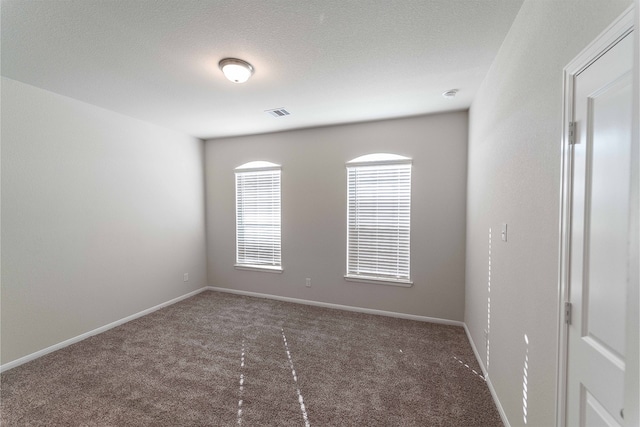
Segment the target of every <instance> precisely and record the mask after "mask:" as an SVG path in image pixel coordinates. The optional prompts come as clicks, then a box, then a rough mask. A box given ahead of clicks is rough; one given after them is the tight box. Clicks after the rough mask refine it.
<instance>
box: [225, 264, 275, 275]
mask: <svg viewBox="0 0 640 427" xmlns="http://www.w3.org/2000/svg"><path fill="white" fill-rule="evenodd" d="M233 268H235V269H236V270H247V271H264V272H266V273H280V274H282V272H283V271H284V270H283V269H282V266H279V265H276V266H269V265H251V264H234V265H233Z"/></svg>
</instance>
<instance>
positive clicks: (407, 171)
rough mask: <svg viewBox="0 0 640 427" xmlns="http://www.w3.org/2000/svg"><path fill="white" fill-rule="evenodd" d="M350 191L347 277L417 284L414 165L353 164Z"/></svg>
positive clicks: (349, 179) (405, 161)
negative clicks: (412, 274) (412, 250)
mask: <svg viewBox="0 0 640 427" xmlns="http://www.w3.org/2000/svg"><path fill="white" fill-rule="evenodd" d="M396 157H398V156H396ZM356 160H358V159H356ZM347 187H348V188H347V194H348V196H347V197H348V215H347V216H348V218H347V228H348V236H347V275H346V276H345V277H346V278H347V279H349V278H352V279H373V280H382V281H391V282H400V283H411V282H410V263H409V258H410V217H411V215H410V213H411V162H410V160H402V161H398V160H395V161H386V162H385V161H376V162H371V163H370V164H367V163H354V164H347Z"/></svg>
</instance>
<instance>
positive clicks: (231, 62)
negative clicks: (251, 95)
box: [218, 58, 253, 83]
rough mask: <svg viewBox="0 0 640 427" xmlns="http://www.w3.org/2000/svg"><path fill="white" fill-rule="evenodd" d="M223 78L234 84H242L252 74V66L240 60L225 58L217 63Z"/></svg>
mask: <svg viewBox="0 0 640 427" xmlns="http://www.w3.org/2000/svg"><path fill="white" fill-rule="evenodd" d="M218 66H219V67H220V69H221V70H222V72H223V73H224V75H225V77H226V78H228V79H229V80H231V81H232V82H234V83H244V82H246V81H247V80H249V77H251V75H252V74H253V66H252V65H251V64H249V63H248V62H246V61H243V60H242V59H236V58H225V59H223V60H222V61H220V62H219V63H218Z"/></svg>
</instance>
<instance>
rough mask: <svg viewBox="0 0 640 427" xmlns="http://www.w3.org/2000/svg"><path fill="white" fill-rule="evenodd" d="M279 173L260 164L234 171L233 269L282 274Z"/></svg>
mask: <svg viewBox="0 0 640 427" xmlns="http://www.w3.org/2000/svg"><path fill="white" fill-rule="evenodd" d="M280 172H281V168H280V166H278V165H275V164H273V163H269V162H262V161H260V162H249V163H246V164H244V165H242V166H239V167H237V168H236V171H235V173H236V265H235V266H236V268H240V269H242V268H246V269H252V270H254V269H255V270H265V271H273V272H281V271H282V260H281V251H280Z"/></svg>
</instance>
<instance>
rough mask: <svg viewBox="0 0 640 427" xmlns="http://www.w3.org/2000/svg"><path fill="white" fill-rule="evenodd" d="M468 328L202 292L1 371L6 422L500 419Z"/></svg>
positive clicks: (448, 422)
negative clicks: (475, 354)
mask: <svg viewBox="0 0 640 427" xmlns="http://www.w3.org/2000/svg"><path fill="white" fill-rule="evenodd" d="M479 372H480V368H479V367H478V364H477V362H476V361H475V359H474V356H473V352H472V350H471V347H470V345H469V342H468V341H467V338H466V336H465V333H464V330H463V329H462V328H460V327H454V326H443V325H436V324H430V323H422V322H416V321H409V320H401V319H395V318H389V317H383V316H373V315H365V314H359V313H351V312H344V311H339V310H331V309H323V308H317V307H310V306H305V305H297V304H291V303H284V302H278V301H272V300H266V299H258V298H250V297H242V296H235V295H230V294H223V293H217V292H204V293H201V294H199V295H197V296H195V297H193V298H190V299H188V300H185V301H182V302H180V303H178V304H175V305H173V306H170V307H167V308H165V309H163V310H159V311H156V312H154V313H152V314H150V315H148V316H145V317H143V318H140V319H138V320H135V321H132V322H129V323H127V324H125V325H122V326H119V327H117V328H114V329H111V330H109V331H107V332H105V333H102V334H100V335H96V336H94V337H91V338H89V339H87V340H84V341H82V342H80V343H77V344H74V345H72V346H69V347H66V348H64V349H62V350H59V351H57V352H54V353H51V354H49V355H47V356H44V357H42V358H40V359H37V360H35V361H33V362H30V363H27V364H24V365H22V366H19V367H17V368H14V369H12V370H9V371H7V372H5V373H3V374H2V375H1V387H2V395H1V404H0V422H1V424H2V425H3V426H39V425H60V426H80V425H82V426H238V425H244V426H305V425H309V426H501V425H502V423H501V422H500V417H499V415H498V413H497V411H496V408H495V406H494V403H493V401H492V399H491V395H490V393H489V390H488V388H487V385H486V383H485V382H484V380H483V379H482V377H481V376H480V375H478V373H479Z"/></svg>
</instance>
